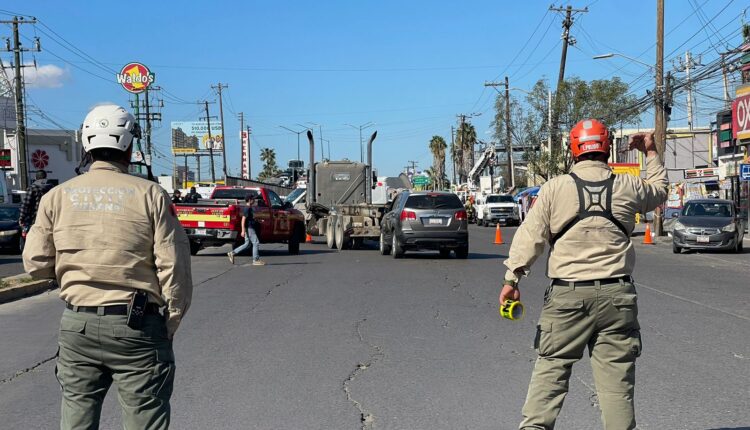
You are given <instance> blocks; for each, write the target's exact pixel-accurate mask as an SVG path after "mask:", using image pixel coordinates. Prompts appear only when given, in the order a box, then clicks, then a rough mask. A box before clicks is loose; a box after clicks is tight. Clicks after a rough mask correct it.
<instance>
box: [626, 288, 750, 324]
mask: <svg viewBox="0 0 750 430" xmlns="http://www.w3.org/2000/svg"><path fill="white" fill-rule="evenodd" d="M635 285H637V286H638V287H640V288H645V289H647V290H651V291H655V292H657V293H661V294H664V295H665V296H669V297H672V298H675V299H678V300H682V301H684V302H688V303H692V304H694V305H698V306H702V307H704V308H708V309H711V310H714V311H716V312H721V313H723V314H727V315H729V316H733V317H736V318H740V319H743V320H745V321H750V317H746V316H744V315H740V314H736V313H734V312H729V311H725V310H724V309H721V308H717V307H714V306H711V305H707V304H705V303H703V302H699V301H697V300H691V299H688V298H685V297H682V296H678V295H676V294H672V293H668V292H666V291H662V290H660V289H658V288H654V287H649V286H648V285H643V284H641V283H640V282H636V283H635Z"/></svg>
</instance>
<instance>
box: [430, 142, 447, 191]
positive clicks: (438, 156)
mask: <svg viewBox="0 0 750 430" xmlns="http://www.w3.org/2000/svg"><path fill="white" fill-rule="evenodd" d="M447 148H448V145H447V144H446V143H445V139H443V138H442V137H440V136H432V139H431V140H430V152H432V169H433V170H434V172H435V174H434V175H430V176H431V177H433V178H434V179H433V181H434V183H433V186H434V187H435V189H438V190H442V189H443V177H444V176H445V150H446V149H447Z"/></svg>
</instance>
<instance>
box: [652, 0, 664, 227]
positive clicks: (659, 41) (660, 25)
mask: <svg viewBox="0 0 750 430" xmlns="http://www.w3.org/2000/svg"><path fill="white" fill-rule="evenodd" d="M655 79H656V82H655V86H656V88H655V92H654V104H655V106H654V108H655V109H654V138H655V140H656V142H655V143H656V152H657V153H658V154H659V161H660V162H661V163H662V164H664V149H665V147H666V142H667V124H666V113H665V112H664V108H665V105H664V0H656V78H655ZM661 217H662V211H661V207H657V208H656V210H655V211H654V230H655V233H656V235H657V236H661V235H663V234H664V229H663V226H662V219H661Z"/></svg>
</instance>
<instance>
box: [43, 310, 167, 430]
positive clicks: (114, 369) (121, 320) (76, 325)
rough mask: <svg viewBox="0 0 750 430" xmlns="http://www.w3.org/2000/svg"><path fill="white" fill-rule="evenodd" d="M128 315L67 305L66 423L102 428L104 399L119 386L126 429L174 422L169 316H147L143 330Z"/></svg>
mask: <svg viewBox="0 0 750 430" xmlns="http://www.w3.org/2000/svg"><path fill="white" fill-rule="evenodd" d="M126 320H127V317H125V316H116V315H107V316H98V315H96V314H89V313H76V312H73V311H71V310H67V309H66V310H65V312H64V313H63V316H62V320H61V321H60V337H59V347H60V351H59V356H58V359H57V368H56V375H57V380H58V381H59V382H60V386H61V387H62V418H61V421H60V428H61V429H76V430H78V429H98V428H99V418H100V415H101V409H102V402H103V401H104V396H105V395H106V394H107V390H109V387H110V385H112V382H114V383H115V385H116V386H117V393H118V399H119V401H120V405H121V406H122V418H123V426H124V428H125V429H133V430H136V429H137V430H142V429H166V428H168V427H169V414H170V408H169V398H170V397H171V395H172V384H173V382H174V371H175V365H174V353H173V352H172V342H171V341H170V340H168V339H167V329H166V325H165V321H164V318H163V317H161V316H158V315H148V316H146V319H145V323H144V327H143V329H142V330H133V329H131V328H130V327H128V326H127V325H126Z"/></svg>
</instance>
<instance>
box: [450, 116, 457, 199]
mask: <svg viewBox="0 0 750 430" xmlns="http://www.w3.org/2000/svg"><path fill="white" fill-rule="evenodd" d="M454 134H455V128H454V127H453V126H451V161H452V162H453V185H454V186H455V185H456V147H455V144H456V143H455V141H454V140H453V136H454Z"/></svg>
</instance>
